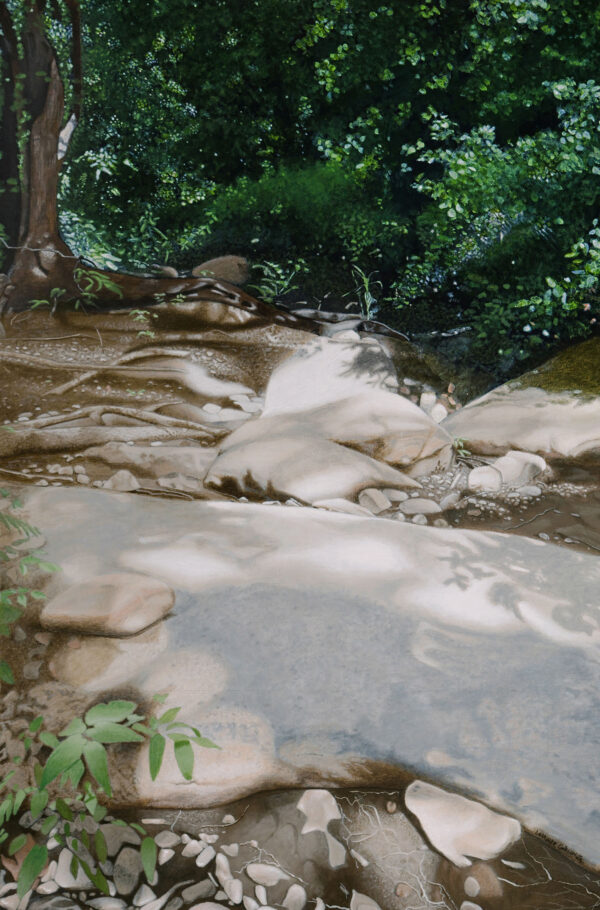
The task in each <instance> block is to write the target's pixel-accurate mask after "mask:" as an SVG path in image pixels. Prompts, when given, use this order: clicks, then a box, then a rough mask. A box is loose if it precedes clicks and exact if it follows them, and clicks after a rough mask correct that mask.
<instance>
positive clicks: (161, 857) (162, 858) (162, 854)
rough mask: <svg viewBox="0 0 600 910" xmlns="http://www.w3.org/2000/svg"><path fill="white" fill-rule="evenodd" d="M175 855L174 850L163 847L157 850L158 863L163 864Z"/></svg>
mask: <svg viewBox="0 0 600 910" xmlns="http://www.w3.org/2000/svg"><path fill="white" fill-rule="evenodd" d="M174 856H175V851H174V850H171V849H170V848H169V847H163V848H162V849H161V850H159V851H158V865H159V866H164V865H165V864H166V863H168V862H169V861H170V860H172V859H173V857H174Z"/></svg>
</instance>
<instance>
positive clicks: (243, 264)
mask: <svg viewBox="0 0 600 910" xmlns="http://www.w3.org/2000/svg"><path fill="white" fill-rule="evenodd" d="M192 275H193V276H194V277H195V278H205V277H207V278H217V279H221V280H222V281H229V283H230V284H245V283H246V282H247V281H248V278H249V277H250V266H249V265H248V260H247V259H244V257H243V256H217V257H216V259H207V260H206V262H201V263H200V265H197V266H194V268H193V269H192Z"/></svg>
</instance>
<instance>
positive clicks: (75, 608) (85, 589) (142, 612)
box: [40, 572, 175, 636]
mask: <svg viewBox="0 0 600 910" xmlns="http://www.w3.org/2000/svg"><path fill="white" fill-rule="evenodd" d="M174 603H175V594H174V592H173V590H172V588H170V587H169V586H168V585H166V584H165V583H164V582H162V581H159V580H158V579H156V578H150V577H148V576H145V575H138V574H134V573H131V572H127V573H125V572H122V573H115V574H114V575H99V576H96V577H95V578H90V579H89V580H88V581H85V582H82V583H81V584H78V585H73V587H71V588H68V589H67V590H66V591H63V592H62V593H61V594H58V595H57V596H56V597H54V598H52V600H50V601H49V602H48V603H47V604H45V605H44V607H43V608H42V612H41V614H40V622H41V624H42V626H44V628H47V629H72V630H75V631H80V632H85V633H86V634H88V635H115V636H127V635H135V634H136V633H138V632H141V631H142V630H143V629H146V628H147V627H148V626H151V625H152V624H153V623H155V622H157V621H158V620H159V619H163V618H164V617H165V616H166V615H167V614H168V613H169V612H170V611H171V610H172V609H173V605H174Z"/></svg>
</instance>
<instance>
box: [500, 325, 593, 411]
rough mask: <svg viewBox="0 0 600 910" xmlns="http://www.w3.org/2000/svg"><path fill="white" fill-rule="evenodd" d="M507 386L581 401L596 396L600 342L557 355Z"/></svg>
mask: <svg viewBox="0 0 600 910" xmlns="http://www.w3.org/2000/svg"><path fill="white" fill-rule="evenodd" d="M511 385H512V386H513V388H514V387H518V388H525V389H528V388H538V389H543V390H544V391H546V392H579V393H580V394H581V395H582V396H585V397H591V396H597V395H600V338H590V339H589V340H588V341H584V342H583V343H582V344H576V345H573V346H572V347H570V348H567V349H566V350H565V351H561V353H560V354H558V355H557V356H556V357H553V358H552V359H551V360H548V361H547V363H545V364H543V366H541V367H538V369H537V370H531V372H529V373H525V374H524V375H523V376H521V377H520V378H519V379H517V380H514V381H513V383H511Z"/></svg>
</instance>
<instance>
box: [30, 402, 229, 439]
mask: <svg viewBox="0 0 600 910" xmlns="http://www.w3.org/2000/svg"><path fill="white" fill-rule="evenodd" d="M158 407H165V403H164V402H161V403H160V404H159V405H155V408H158ZM155 408H152V409H144V410H141V409H139V408H128V407H123V406H121V405H112V404H100V405H89V406H88V407H86V408H78V409H77V410H76V411H69V413H67V414H57V415H55V416H53V417H40V418H38V419H37V420H29V421H27V427H26V429H28V430H31V429H36V430H41V429H47V428H49V427H56V428H59V427H61V426H64V425H65V424H68V423H70V422H71V421H73V420H79V419H81V418H82V417H89V418H91V419H92V420H93V421H95V422H96V423H97V424H98V425H99V426H102V425H103V422H102V418H103V417H104V416H106V415H108V414H114V415H116V416H117V417H126V418H129V419H133V420H139V421H140V423H144V424H149V425H150V426H159V427H178V428H180V429H183V430H193V431H202V430H203V431H204V433H205V434H206V438H207V439H214V438H215V436H219V435H223V433H218V432H217V433H215V432H214V431H212V429H210V428H208V427H204V426H203V425H202V424H199V423H196V422H194V421H192V420H181V419H180V418H178V417H168V416H167V415H166V414H158V413H157V412H156V410H155ZM17 426H19V424H17ZM65 428H66V429H69V427H65Z"/></svg>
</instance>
